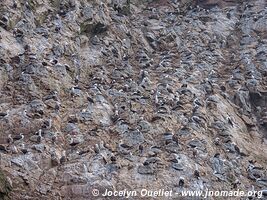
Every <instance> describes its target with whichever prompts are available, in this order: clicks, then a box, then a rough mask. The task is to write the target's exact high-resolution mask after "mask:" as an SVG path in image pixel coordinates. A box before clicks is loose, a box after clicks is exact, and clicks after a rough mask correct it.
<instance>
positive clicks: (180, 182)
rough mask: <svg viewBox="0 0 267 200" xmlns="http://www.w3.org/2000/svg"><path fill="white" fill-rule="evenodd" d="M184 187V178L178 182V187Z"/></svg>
mask: <svg viewBox="0 0 267 200" xmlns="http://www.w3.org/2000/svg"><path fill="white" fill-rule="evenodd" d="M183 186H184V178H183V177H181V178H180V180H179V187H183Z"/></svg>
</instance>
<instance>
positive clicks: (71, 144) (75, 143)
mask: <svg viewBox="0 0 267 200" xmlns="http://www.w3.org/2000/svg"><path fill="white" fill-rule="evenodd" d="M77 144H80V142H79V141H78V140H74V139H73V138H71V139H70V143H69V145H70V146H76V145H77Z"/></svg>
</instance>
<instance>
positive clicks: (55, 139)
mask: <svg viewBox="0 0 267 200" xmlns="http://www.w3.org/2000/svg"><path fill="white" fill-rule="evenodd" d="M51 139H52V143H53V144H55V143H56V141H57V132H55V133H53V135H52V138H51Z"/></svg>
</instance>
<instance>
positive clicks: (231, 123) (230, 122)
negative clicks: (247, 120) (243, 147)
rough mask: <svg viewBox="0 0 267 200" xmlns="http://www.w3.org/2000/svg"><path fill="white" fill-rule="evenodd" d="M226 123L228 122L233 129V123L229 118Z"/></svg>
mask: <svg viewBox="0 0 267 200" xmlns="http://www.w3.org/2000/svg"><path fill="white" fill-rule="evenodd" d="M227 121H228V123H229V124H230V125H231V126H232V127H234V124H233V122H232V120H231V118H230V117H228V118H227Z"/></svg>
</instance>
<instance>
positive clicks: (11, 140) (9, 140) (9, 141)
mask: <svg viewBox="0 0 267 200" xmlns="http://www.w3.org/2000/svg"><path fill="white" fill-rule="evenodd" d="M7 143H8V144H12V143H13V138H12V136H11V134H9V135H8V138H7Z"/></svg>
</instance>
